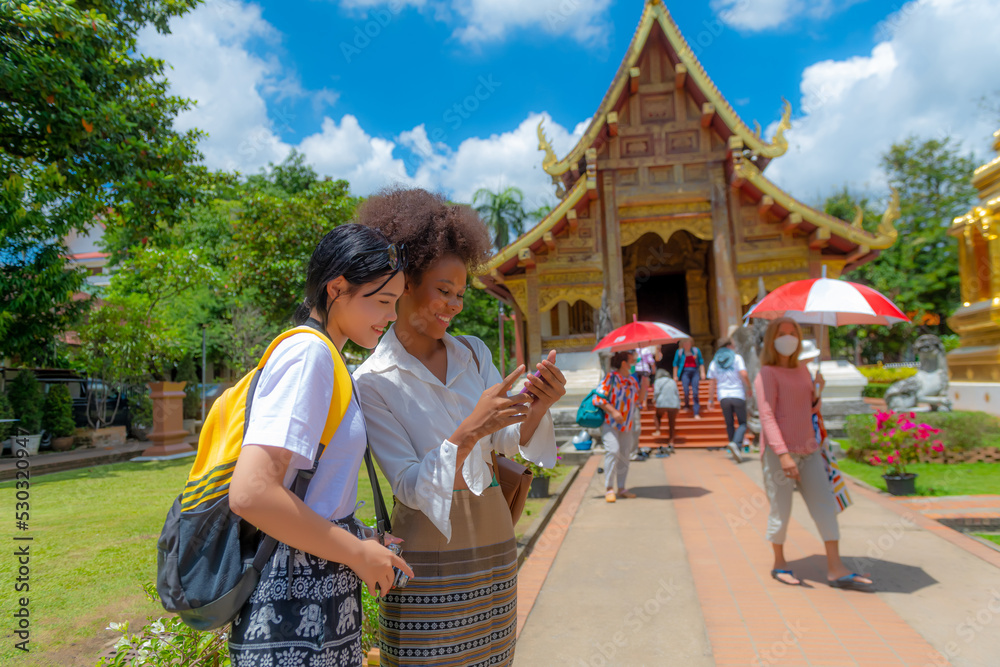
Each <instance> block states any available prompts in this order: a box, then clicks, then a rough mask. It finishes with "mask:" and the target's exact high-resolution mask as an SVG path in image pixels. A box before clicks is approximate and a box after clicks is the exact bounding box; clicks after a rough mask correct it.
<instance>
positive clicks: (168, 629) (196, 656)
mask: <svg viewBox="0 0 1000 667" xmlns="http://www.w3.org/2000/svg"><path fill="white" fill-rule="evenodd" d="M143 588H144V589H145V591H146V597H147V598H149V599H151V600H153V601H155V602H156V604H157V605H159V603H160V598H159V596H158V595H157V594H156V585H155V584H152V583H149V584H146V585H145V586H144V587H143ZM147 620H149V623H147V624H146V625H144V626H143V627H142V629H140V630H139V632H137V633H135V634H129V627H128V622H127V621H126V622H125V623H110V624H108V627H107V629H108V630H114V631H116V632H120V633H121V635H122V637H121V639H119V640H118V643H117V644H115V655H114V657H112V658H101V659H100V660H99V661H98V662H97V665H98V667H102V666H104V667H107V666H109V665H115V666H116V667H117V666H119V665H130V666H133V665H134V666H136V667H138V666H139V665H156V666H157V667H159V666H161V665H162V667H167V666H169V665H206V666H207V665H211V666H212V667H224V666H227V665H229V664H230V662H229V642H228V640H227V635H228V634H229V628H228V627H224V628H222V629H220V630H213V631H211V632H199V631H198V630H195V629H193V628H190V627H188V626H187V625H184V622H183V621H182V620H181V619H180V618H178V617H177V616H173V617H171V618H157V619H155V620H154V619H153V617H152V616H150V617H148V619H147Z"/></svg>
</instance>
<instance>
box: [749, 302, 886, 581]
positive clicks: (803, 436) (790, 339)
mask: <svg viewBox="0 0 1000 667" xmlns="http://www.w3.org/2000/svg"><path fill="white" fill-rule="evenodd" d="M801 349H802V332H801V330H800V329H799V325H798V324H797V323H796V322H795V321H793V320H791V319H789V318H787V317H782V318H779V319H776V320H774V321H772V322H771V323H770V324H769V325H768V327H767V331H766V332H765V333H764V345H763V348H762V350H761V355H760V366H761V368H760V373H758V374H757V378H756V379H755V380H754V391H755V392H756V394H755V395H756V398H757V407H758V410H759V412H760V426H761V437H762V439H763V446H762V447H761V455H762V461H763V467H764V488H765V490H766V491H767V499H768V500H769V501H770V503H771V511H770V514H769V515H768V517H767V539H768V541H769V542H771V546H772V547H773V548H774V567H773V568H772V569H771V576H772V577H773V578H775V579H777V580H778V581H780V582H781V583H783V584H789V585H793V586H795V585H798V584H800V583H802V582H800V581H799V580H798V579H797V578H796V577H795V575H794V574H793V573H792V571H791V570H789V569H788V563H787V562H786V561H785V550H784V544H785V536H786V534H787V532H788V522H789V520H790V519H791V515H792V490H793V489H794V487H795V483H796V482H798V487H799V491H800V492H801V493H802V498H803V499H804V500H805V501H806V505H807V506H808V507H809V514H811V515H812V517H813V520H814V521H815V522H816V528H817V530H818V531H819V534H820V536H821V537H822V539H823V542H824V543H825V545H826V563H827V581H828V582H829V584H830V585H831V586H834V587H836V588H857V589H861V590H868V589H869V587H870V586H871V584H872V580H871V579H868V578H867V577H864V576H862V575H860V574H857V573H853V572H851V571H850V570H848V569H847V567H845V566H844V563H843V561H842V560H841V559H840V529H839V527H838V525H837V510H838V508H837V502H836V500H834V497H833V487H832V486H831V485H830V480H829V478H828V477H827V474H826V467H825V466H824V465H823V457H822V455H821V453H820V445H819V443H818V442H816V436H815V435H814V431H813V423H812V414H813V413H814V412H819V409H820V398H819V397H820V395H821V394H822V392H823V386H824V380H823V376H822V375H821V374H819V373H817V374H816V382H815V384H814V383H813V379H812V378H811V377H810V375H809V369H807V368H806V366H805V365H804V364H803V365H799V353H800V352H801Z"/></svg>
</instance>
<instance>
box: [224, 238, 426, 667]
mask: <svg viewBox="0 0 1000 667" xmlns="http://www.w3.org/2000/svg"><path fill="white" fill-rule="evenodd" d="M405 265H406V253H405V248H403V247H399V246H396V245H395V244H390V243H389V242H388V240H387V239H386V238H385V236H383V235H382V234H380V233H378V232H377V231H376V230H373V229H369V228H367V227H363V226H361V225H357V224H346V225H341V226H339V227H337V228H336V229H334V230H333V231H331V232H330V233H328V234H327V235H326V236H325V237H324V238H323V239H322V240H321V241H320V243H319V245H318V246H317V247H316V250H315V252H313V255H312V258H311V260H310V262H309V267H308V272H307V276H306V290H305V292H306V298H305V302H304V303H303V305H302V306H300V308H299V310H298V312H297V313H296V318H295V319H296V322H297V323H298V324H304V325H306V326H309V327H312V328H314V329H317V330H318V333H319V334H320V335H317V333H311V332H309V331H308V330H305V331H303V332H300V333H296V334H294V335H292V336H289V337H287V338H285V339H284V340H282V341H281V342H280V343H278V345H277V346H276V347H275V348H274V349H273V351H271V354H270V356H269V357H268V358H267V361H266V363H265V365H264V367H263V370H262V371H261V373H260V376H259V380H258V382H257V385H256V388H255V389H251V391H252V392H253V405H252V409H251V411H250V417H249V420H248V422H247V428H246V431H245V434H244V438H243V447H242V450H241V451H240V454H239V458H238V459H237V462H236V468H235V470H234V471H233V475H232V481H231V483H230V488H229V497H230V506H231V509H232V511H233V512H234V513H235V514H238V515H239V516H241V517H242V518H243V519H244V520H246V521H247V522H248V523H250V524H252V525H253V526H256V527H257V528H258V529H260V530H261V531H262V532H263V533H265V534H267V535H270V536H271V537H273V538H275V539H276V540H277V541H278V545H277V548H276V549H275V550H274V553H273V555H272V557H271V558H270V560H268V562H267V564H266V565H265V566H264V568H263V570H262V572H261V576H260V581H259V583H258V584H257V587H256V589H255V590H254V592H253V594H252V595H251V596H250V599H249V600H248V601H247V602H246V603H245V604H244V606H243V608H242V609H241V610H240V613H239V615H238V616H237V618H236V620H235V621H234V622H233V626H232V633H231V636H230V640H229V650H230V656H231V658H232V664H233V665H234V667H238V666H240V665H262V664H275V665H277V664H296V665H299V664H301V665H317V664H324V665H326V664H329V665H333V664H336V665H359V664H361V662H362V658H363V656H362V648H361V588H360V586H361V583H362V582H363V583H364V584H365V585H367V586H368V590H369V592H371V593H373V594H374V593H375V592H376V590H379V591H381V592H383V593H387V592H388V591H389V589H390V588H391V587H392V584H393V581H394V570H393V568H394V567H395V568H399V569H400V570H402V571H403V572H405V573H406V574H407V575H410V576H412V574H413V572H412V570H411V569H410V568H409V566H408V565H407V564H406V563H405V562H404V561H403V559H401V558H400V557H399V556H397V555H396V554H395V553H393V552H392V551H391V550H389V549H388V548H386V547H385V546H383V545H382V544H380V543H379V541H378V540H375V539H364V538H365V537H366V536H367V535H368V533H369V529H366V527H365V526H364V525H363V524H361V523H360V521H358V520H357V519H355V517H354V510H355V504H356V501H357V486H358V472H359V470H360V467H361V460H362V457H363V456H364V453H365V448H366V445H367V435H366V426H365V421H364V417H363V414H362V412H361V408H360V406H359V404H358V400H357V398H356V397H353V396H351V397H350V398H349V399H348V402H347V407H346V412H344V415H343V418H342V419H341V420H340V422H339V423H335V424H330V423H329V421H328V415H329V414H330V409H331V405H333V403H332V401H333V396H334V394H335V387H334V384H335V377H336V380H337V381H342V380H343V379H344V378H346V381H347V382H350V376H349V375H347V374H346V367H343V366H344V361H343V359H342V358H341V357H340V352H339V351H340V350H341V349H342V348H343V346H344V344H345V343H346V342H347V341H348V340H352V341H354V342H355V343H357V344H358V345H360V346H362V347H365V348H374V347H375V346H376V344H377V343H378V340H379V337H380V336H381V335H382V333H383V332H384V331H385V329H386V327H387V326H388V325H389V323H390V322H392V321H393V320H395V319H396V313H395V307H396V301H397V299H398V298H399V296H400V295H401V294H402V292H403V269H404V267H405ZM321 335H322V336H327V337H328V338H329V341H332V343H333V346H334V347H333V348H331V347H330V345H329V344H328V342H327V341H326V340H324V339H323V338H321V337H320V336H321ZM338 389H339V390H341V391H344V388H343V387H338ZM331 432H332V436H331V435H330V434H331ZM324 437H326V438H327V439H328V442H327V443H326V446H325V448H322V449H321V445H320V443H321V442H323V441H324ZM317 459H318V462H317V463H315V474H314V475H313V477H312V480H311V482H310V483H309V486H308V490H307V491H306V493H305V497H304V499H301V500H300V499H299V497H298V496H297V495H296V494H295V493H293V492H292V491H291V490H290V486H291V484H292V482H293V481H294V480H295V479H296V478H297V476H298V473H299V471H300V470H308V469H310V468H312V467H313V466H314V461H316V460H317ZM393 539H394V538H388V539H387V542H392V541H393ZM395 541H398V540H395Z"/></svg>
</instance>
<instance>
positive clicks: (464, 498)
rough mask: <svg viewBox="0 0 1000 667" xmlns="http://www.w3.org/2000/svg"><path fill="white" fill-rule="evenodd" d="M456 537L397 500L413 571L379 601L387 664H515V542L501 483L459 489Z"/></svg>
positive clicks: (454, 507) (396, 528)
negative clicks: (478, 488)
mask: <svg viewBox="0 0 1000 667" xmlns="http://www.w3.org/2000/svg"><path fill="white" fill-rule="evenodd" d="M451 530H452V535H451V542H447V541H445V538H444V535H442V534H441V532H440V531H439V530H438V529H437V528H435V527H434V524H432V523H431V522H430V520H429V519H428V518H427V517H426V516H425V515H424V514H423V512H420V511H419V510H415V509H412V508H410V507H407V506H406V505H403V504H402V503H400V502H399V501H396V504H395V507H394V508H393V512H392V532H393V534H394V535H396V536H398V537H401V538H402V539H403V540H404V542H403V554H402V555H403V558H405V559H406V562H407V563H409V565H410V567H412V568H413V575H414V576H413V578H412V579H410V582H409V584H408V585H407V587H406V588H404V589H402V590H400V591H396V590H393V591H392V592H390V594H389V595H386V596H384V597H383V598H381V601H380V603H379V612H380V613H379V643H380V645H381V650H382V664H383V665H434V666H435V667H449V666H453V667H466V666H470V665H484V666H485V665H510V664H512V663H513V660H514V640H515V631H516V628H517V543H516V541H515V539H514V527H513V525H512V524H511V520H510V510H509V509H508V507H507V503H506V502H505V501H504V497H503V493H502V492H501V491H500V487H497V486H491V487H489V488H488V489H486V491H484V492H483V495H482V496H476V495H475V494H473V493H472V492H471V491H456V492H455V494H454V496H453V498H452V504H451Z"/></svg>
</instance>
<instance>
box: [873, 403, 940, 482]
mask: <svg viewBox="0 0 1000 667" xmlns="http://www.w3.org/2000/svg"><path fill="white" fill-rule="evenodd" d="M915 419H916V413H914V412H893V411H891V410H890V411H889V412H879V413H878V414H876V415H875V431H874V432H873V433H872V434H871V438H870V442H871V443H872V445H873V446H874V448H875V453H874V454H872V455H871V457H870V458H869V459H868V462H869V463H871V464H872V465H873V466H874V465H881V466H885V469H886V471H887V472H888V473H889V474H892V475H905V474H906V464H907V463H917V462H918V461H919V460H920V455H921V454H924V453H926V452H927V451H928V450H930V449H933V450H934V451H935V452H943V451H944V444H943V443H942V442H941V441H940V440H936V439H933V438H934V436H937V435H938V434H939V433H940V432H941V430H940V429H936V428H933V427H931V426H929V425H927V424H923V423H919V424H918V423H916V422H915V421H914V420H915Z"/></svg>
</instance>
